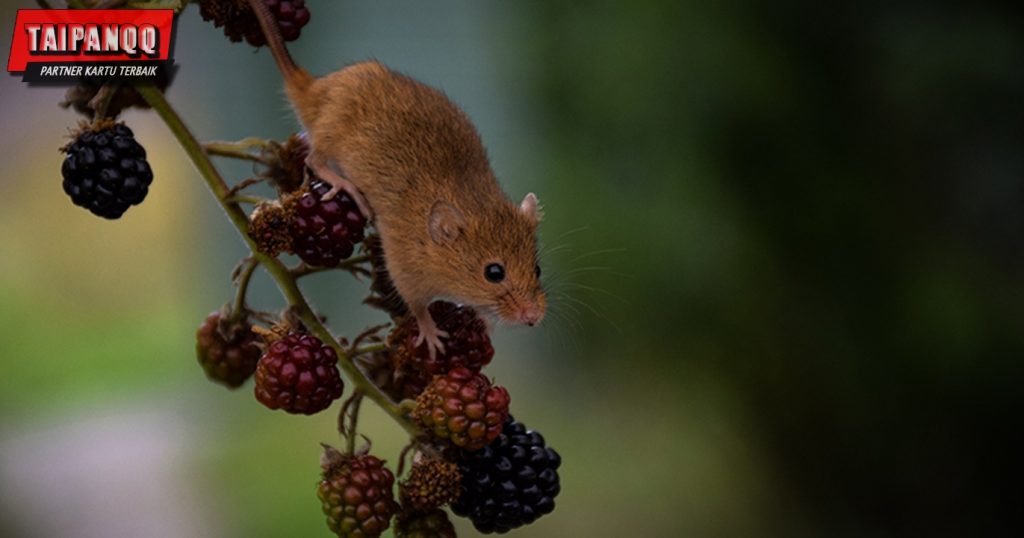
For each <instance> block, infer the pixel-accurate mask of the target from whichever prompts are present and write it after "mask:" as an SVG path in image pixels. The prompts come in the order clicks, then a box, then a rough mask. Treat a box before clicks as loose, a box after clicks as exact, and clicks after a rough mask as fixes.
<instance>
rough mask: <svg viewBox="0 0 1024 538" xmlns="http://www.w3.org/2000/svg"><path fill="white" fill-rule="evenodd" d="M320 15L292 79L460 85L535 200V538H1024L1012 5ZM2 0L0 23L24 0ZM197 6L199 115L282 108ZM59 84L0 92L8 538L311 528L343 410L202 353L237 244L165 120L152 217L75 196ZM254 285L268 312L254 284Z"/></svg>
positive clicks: (1021, 211)
mask: <svg viewBox="0 0 1024 538" xmlns="http://www.w3.org/2000/svg"><path fill="white" fill-rule="evenodd" d="M309 4H310V6H311V11H312V14H313V16H312V21H311V22H310V24H309V26H308V27H307V28H306V29H305V30H304V31H303V36H302V38H301V39H300V40H299V41H298V42H297V43H295V44H293V45H292V47H291V50H292V53H293V55H294V56H295V57H296V58H297V59H298V60H299V62H300V63H301V64H303V65H305V66H306V67H307V68H309V69H310V70H311V71H313V72H314V73H325V72H328V71H330V70H333V69H336V68H338V67H340V66H342V65H344V64H346V63H349V62H352V61H357V60H362V59H366V58H371V57H372V58H377V59H380V60H382V61H384V62H385V63H387V64H389V65H390V66H392V67H393V68H395V69H398V70H401V71H404V72H406V73H409V74H411V75H413V76H415V77H417V78H419V79H420V80H423V81H424V82H427V83H429V84H432V85H435V86H437V87H440V88H442V89H443V90H444V91H445V92H447V94H448V95H449V96H451V97H452V98H453V99H454V100H455V101H456V102H458V103H459V104H460V105H461V106H463V107H464V108H465V110H466V111H467V112H468V113H469V115H470V116H471V117H472V118H473V119H474V120H475V121H476V122H477V124H478V126H479V128H480V130H481V133H482V136H483V138H484V140H485V142H486V143H487V145H488V148H489V150H490V152H491V156H492V161H493V165H494V168H495V170H496V172H497V173H498V175H499V177H500V178H501V180H502V182H503V185H504V187H505V189H506V191H507V192H508V193H509V194H510V195H511V196H512V197H513V198H518V197H520V196H522V195H523V194H524V193H525V192H527V191H531V190H532V191H535V192H537V193H538V194H539V196H540V198H541V201H542V203H543V204H544V207H545V209H546V220H545V222H544V224H543V226H542V239H543V243H544V244H545V246H546V247H547V248H549V249H550V252H551V254H550V255H549V256H548V257H547V258H545V260H544V271H545V275H550V276H548V277H546V278H548V279H549V281H548V283H549V285H550V287H551V288H553V289H554V290H555V295H556V297H555V299H556V300H554V301H553V304H552V306H551V315H550V316H549V317H548V319H547V320H546V322H545V323H544V325H543V326H542V327H541V328H537V329H517V328H508V327H503V328H499V329H498V330H497V335H496V348H497V350H498V353H497V355H496V358H495V362H494V363H493V364H492V366H491V367H489V370H488V373H489V374H490V375H493V376H494V377H496V378H497V379H498V381H499V382H500V383H501V384H503V385H505V386H507V387H508V388H509V390H510V392H511V393H512V395H513V412H514V414H515V415H516V417H517V418H519V419H520V420H522V421H524V422H525V423H526V424H527V425H529V426H530V427H532V428H534V429H537V430H539V431H541V432H543V433H544V435H545V437H546V438H547V440H548V442H549V443H550V444H552V445H553V446H555V447H556V448H557V449H558V450H559V451H560V452H561V453H562V456H563V459H564V465H563V467H562V469H561V475H562V486H563V487H562V491H563V492H562V494H561V495H560V496H559V497H558V500H557V504H558V508H557V509H556V511H555V512H554V513H553V514H552V515H550V516H546V517H544V518H542V519H541V520H539V521H538V522H537V523H536V524H534V525H533V526H531V527H527V528H525V529H523V530H520V531H517V532H516V533H517V535H520V536H559V537H563V536H693V537H706V536H707V537H716V536H722V537H724V536H729V537H738V536H751V537H755V536H756V537H760V536H790V537H791V536H1012V535H1019V534H1016V533H1017V532H1019V530H1020V528H1019V527H1020V523H1019V515H1020V514H1019V510H1020V504H1019V501H1017V500H1016V497H1015V496H1014V492H1016V491H1017V490H1018V489H1019V483H1020V476H1019V474H1018V473H1017V472H1015V471H1012V469H1013V468H1014V466H1013V464H1014V463H1016V460H1017V459H1019V457H1020V455H1021V451H1020V446H1021V444H1020V441H1021V430H1022V428H1021V426H1022V425H1021V419H1020V417H1021V412H1022V405H1021V404H1022V400H1024V396H1022V394H1024V392H1022V390H1021V389H1020V379H1021V375H1022V373H1024V371H1022V370H1024V368H1022V359H1024V356H1022V351H1024V248H1022V247H1024V152H1022V148H1024V128H1022V127H1024V10H1021V8H1020V7H1019V6H1017V5H1015V4H1013V3H1004V5H1002V6H990V7H984V6H980V5H971V6H969V7H966V6H964V7H950V6H946V5H939V4H935V3H915V2H856V3H848V5H842V4H837V3H832V4H830V3H820V2H808V1H803V2H782V3H779V2H772V3H767V2H756V1H753V0H736V1H726V2H716V3H713V4H711V3H698V2H668V1H641V2H590V3H580V2H540V1H536V2H515V3H511V2H504V3H500V2H496V1H487V2H473V1H469V0H464V1H437V2H416V1H414V0H402V1H397V0H395V1H386V2H356V1H352V0H346V1H343V2H328V1H324V0H321V1H316V0H310V2H309ZM4 5H5V6H6V7H7V8H8V9H5V10H4V11H3V12H2V13H0V21H2V23H3V29H4V30H3V31H4V32H5V33H4V39H5V40H6V39H7V37H6V36H9V32H10V31H11V30H10V29H11V27H12V25H13V20H14V8H15V7H32V5H31V4H30V3H29V2H5V3H4ZM179 24H180V26H179V31H178V36H177V42H176V50H175V57H176V61H177V63H178V65H180V67H181V69H180V70H179V72H178V77H177V79H176V80H175V82H174V84H173V86H172V87H171V89H170V90H169V92H168V95H169V98H170V100H171V101H172V103H173V104H174V105H175V106H176V107H177V108H178V110H179V111H180V112H181V113H182V115H183V116H184V117H185V118H186V120H187V121H188V123H189V124H190V126H191V127H192V128H193V130H194V131H195V132H196V133H197V134H198V136H200V137H201V138H203V139H237V138H242V137H245V136H261V137H275V138H283V137H284V136H287V135H288V134H289V133H290V132H291V131H292V130H293V129H294V128H295V125H296V124H295V121H294V120H293V118H292V116H291V114H290V112H289V111H288V109H287V107H286V106H285V104H284V101H283V98H282V94H281V91H280V81H279V78H278V75H277V72H276V70H275V69H274V68H273V65H272V62H271V59H270V56H269V54H268V53H267V52H266V51H259V52H258V53H254V51H253V49H252V48H251V47H248V46H246V45H241V44H231V43H228V42H227V40H226V39H224V38H223V36H222V34H221V32H220V30H218V29H215V28H213V26H212V25H210V24H208V23H205V22H203V21H202V20H201V19H200V18H199V16H198V10H197V9H196V7H195V6H192V7H190V8H188V9H187V10H186V12H185V13H184V14H183V15H182V16H181V18H180V21H179ZM3 42H7V41H3ZM62 95H63V90H62V89H55V88H29V87H26V86H25V85H24V84H22V83H21V82H20V79H19V78H18V77H13V76H11V77H5V78H3V79H2V80H0V110H2V118H3V128H2V129H0V155H2V159H0V162H2V163H3V164H2V166H3V168H2V170H3V174H2V177H0V357H2V359H0V360H2V368H3V370H2V374H0V535H2V536H33V537H34V536H47V537H49V536H76V537H79V536H88V537H92V536H97V537H101V536H102V537H112V536H147V537H163V536H167V537H177V536H189V537H192V536H197V537H198V536H210V537H213V536H217V537H226V536H248V537H280V536H326V535H327V534H328V531H327V529H326V526H325V525H324V522H323V516H322V515H321V513H320V507H319V504H318V502H317V500H316V497H315V492H314V484H315V482H316V480H317V473H318V466H317V458H318V453H319V445H318V443H319V442H321V441H329V442H333V441H335V440H336V434H335V433H332V432H334V420H335V417H334V413H331V412H326V413H323V414H321V415H319V416H315V417H311V418H306V417H295V416H289V415H285V414H283V413H278V412H271V411H268V410H266V409H264V408H263V407H262V406H260V405H258V404H257V403H256V402H255V401H254V399H253V398H252V396H251V386H248V385H247V386H246V387H245V388H243V389H241V390H239V391H237V392H229V391H227V390H224V389H222V388H221V387H219V386H215V385H213V384H211V383H209V382H207V381H206V380H205V378H204V377H203V374H202V372H201V370H200V369H199V367H198V365H197V364H196V363H195V359H194V353H193V345H194V341H193V335H194V330H195V328H196V327H197V326H198V324H199V322H200V321H201V320H202V318H203V316H204V315H205V314H206V313H208V312H209V311H211V310H214V309H216V308H217V307H218V306H220V305H221V304H222V303H223V302H225V301H227V300H228V299H229V298H230V296H231V292H232V289H231V286H230V282H229V279H228V273H229V272H230V270H231V268H232V267H233V266H234V264H235V263H236V261H237V260H238V259H239V258H240V257H241V256H242V255H244V247H243V245H242V243H241V242H240V241H239V239H238V238H237V237H236V235H235V232H234V230H233V229H232V228H231V226H230V225H229V223H228V222H227V220H226V219H225V218H224V217H223V216H222V215H221V214H220V213H219V211H218V209H217V207H216V205H215V203H214V201H213V200H212V198H211V197H210V195H209V194H208V193H207V192H206V191H205V190H204V186H203V184H202V182H201V181H200V179H199V177H198V175H197V174H196V173H195V172H194V170H193V169H192V168H191V166H190V164H189V163H188V161H187V160H186V158H185V155H184V153H183V152H182V151H181V150H180V149H179V147H178V146H177V145H176V143H175V141H174V140H173V139H172V138H171V137H170V136H169V134H168V132H167V130H166V129H165V127H164V126H163V124H162V123H160V122H159V120H158V119H157V118H156V117H155V115H153V114H151V113H147V112H140V111H132V112H128V113H126V114H125V115H124V116H123V117H124V119H125V120H126V121H127V122H128V123H129V125H130V126H131V127H132V128H133V129H134V130H135V132H136V134H137V136H138V138H139V140H140V141H141V142H142V143H143V144H144V145H145V146H146V148H147V149H148V151H149V155H150V162H151V164H152V165H153V168H154V169H155V171H156V179H155V182H154V186H153V189H152V192H151V194H150V196H149V198H148V199H147V200H146V202H145V203H144V204H143V205H141V206H139V207H137V208H134V209H131V210H130V211H129V212H128V213H127V214H126V215H125V217H124V218H123V219H121V220H120V221H117V222H107V221H102V220H101V219H98V218H95V217H93V216H92V215H90V214H89V213H88V212H86V211H84V210H82V209H79V208H76V207H74V206H72V205H71V203H70V202H69V200H68V199H67V198H66V196H65V195H64V194H63V193H62V191H61V187H60V179H59V168H60V161H61V155H60V154H59V153H58V152H57V151H56V148H57V147H59V146H61V145H62V144H63V143H64V137H65V134H66V133H67V132H68V128H69V127H71V126H73V125H74V124H75V123H76V122H77V120H78V118H77V117H76V115H75V114H74V113H72V112H70V111H65V110H62V109H60V108H58V107H57V102H58V101H60V100H61V98H62ZM223 165H224V166H223V168H222V170H223V171H224V172H225V173H226V174H227V175H228V176H229V177H231V178H234V179H239V178H242V177H245V176H246V175H247V174H248V173H249V171H250V170H249V167H248V166H246V165H240V164H236V163H228V162H224V163H223ZM305 288H306V291H307V294H308V295H309V296H310V297H311V298H312V299H313V301H314V303H315V304H316V306H318V307H320V308H321V309H322V310H323V311H324V312H325V313H327V314H328V315H329V321H330V325H331V326H332V328H334V329H335V330H336V331H337V332H339V333H344V334H349V335H352V334H354V333H356V332H358V331H359V330H360V329H361V328H363V327H365V326H368V325H370V324H372V323H377V322H379V321H380V320H381V316H380V315H379V314H377V313H376V312H374V311H371V310H368V309H366V308H364V307H361V306H360V305H359V300H360V298H361V297H362V296H363V295H364V293H365V285H364V284H363V283H359V282H355V281H353V280H352V279H350V278H347V277H346V276H345V275H331V274H325V275H317V276H315V277H313V278H311V279H310V281H309V282H306V284H305ZM251 302H252V303H254V304H255V305H256V306H260V307H264V308H268V309H270V308H277V307H278V306H279V305H281V304H282V303H281V302H280V300H279V298H278V295H277V293H276V290H275V289H274V288H273V286H272V284H271V283H270V282H269V279H268V278H267V277H266V275H259V276H257V280H256V282H255V289H254V295H253V300H252V301H251ZM364 409H365V415H364V418H363V421H362V422H361V424H362V425H363V427H364V428H365V432H366V433H367V434H368V435H369V436H370V437H372V438H373V440H374V451H375V453H377V454H379V455H381V456H382V457H384V458H386V459H389V460H391V461H396V459H397V454H398V451H399V450H400V448H401V446H402V444H403V439H402V437H401V432H400V431H399V429H398V428H397V427H396V426H394V425H393V424H392V423H390V422H389V421H388V420H387V419H386V418H385V417H384V416H383V415H382V414H381V413H379V412H377V411H376V410H375V409H374V408H373V406H372V405H367V406H364ZM458 525H459V530H460V533H462V534H464V535H469V536H471V535H473V531H472V530H471V527H470V526H468V525H466V524H464V523H463V522H461V521H459V522H458Z"/></svg>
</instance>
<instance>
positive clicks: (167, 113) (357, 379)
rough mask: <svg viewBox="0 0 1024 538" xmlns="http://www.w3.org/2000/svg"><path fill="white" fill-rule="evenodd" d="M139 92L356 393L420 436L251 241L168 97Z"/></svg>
mask: <svg viewBox="0 0 1024 538" xmlns="http://www.w3.org/2000/svg"><path fill="white" fill-rule="evenodd" d="M135 88H136V89H137V90H138V92H139V94H140V95H142V98H143V99H145V100H146V102H147V103H149V105H150V106H151V107H153V110H154V111H155V112H156V113H157V114H158V115H159V116H160V118H161V119H162V120H163V121H164V123H166V124H167V127H168V128H169V129H170V130H171V133H172V134H174V137H175V138H177V139H178V143H180V144H181V147H182V149H184V150H185V153H186V154H188V157H189V159H191V160H192V164H193V165H195V167H196V169H197V170H198V171H199V175H201V176H202V177H203V180H205V181H206V185H207V187H209V189H210V191H211V192H213V194H214V196H215V197H216V198H217V202H218V203H219V204H220V205H221V208H222V209H223V210H224V213H225V214H226V215H227V216H228V219H229V220H231V223H232V224H234V225H235V228H237V229H238V232H239V234H240V235H241V236H242V239H243V240H244V241H245V243H246V245H248V246H249V250H250V251H251V252H252V257H253V258H254V259H255V260H256V261H257V262H259V264H260V265H262V266H263V268H264V269H265V270H266V271H267V273H269V274H270V276H271V277H273V279H274V282H275V283H277V287H278V288H279V289H280V290H281V294H282V295H284V297H285V299H287V301H288V304H290V305H291V307H292V310H293V311H294V312H295V313H296V314H298V316H299V318H300V319H301V320H302V323H303V324H305V326H306V328H307V329H309V331H310V332H311V333H312V334H313V335H314V336H316V337H317V338H319V339H320V340H321V341H323V342H324V343H325V344H327V345H329V346H331V348H332V349H334V352H335V353H336V354H337V355H338V366H339V367H340V368H341V370H342V371H343V372H345V376H346V377H348V378H349V380H351V382H352V383H353V384H354V385H355V389H356V390H359V391H362V392H363V394H365V395H366V396H368V397H369V398H370V399H371V400H373V401H374V403H376V404H377V405H379V406H380V408H381V409H383V410H384V412H385V413H387V414H388V415H390V416H391V418H392V419H394V421H395V422H397V423H398V424H399V425H400V426H402V428H404V429H405V430H406V431H407V432H408V433H409V435H411V436H414V437H415V436H418V435H419V429H418V428H417V427H416V425H415V424H414V423H413V422H412V421H411V420H409V418H408V417H407V416H406V415H405V413H404V412H403V409H402V408H401V407H400V406H399V405H398V404H396V403H395V402H393V401H391V399H390V398H389V397H388V396H387V395H386V394H384V393H383V392H381V390H380V389H379V388H377V386H376V385H374V384H373V382H371V381H370V380H369V379H368V378H367V377H366V375H365V374H363V372H362V370H360V369H359V367H358V366H356V364H355V363H354V362H352V358H351V357H349V356H348V354H347V353H346V351H345V348H343V347H342V346H341V344H339V343H338V340H337V338H335V337H334V335H332V334H331V332H330V330H328V329H327V327H324V325H323V324H322V323H320V320H319V318H318V317H317V315H316V314H315V313H314V312H313V309H312V308H310V306H309V303H308V302H306V298H305V296H303V294H302V290H300V289H299V286H298V284H297V283H296V282H295V277H293V276H292V273H291V272H290V271H289V270H288V268H287V267H285V265H284V264H283V263H281V261H280V260H278V259H277V258H272V257H270V256H267V255H266V254H263V253H261V252H260V251H259V250H258V249H257V248H256V244H255V243H254V242H253V240H252V239H251V238H250V237H249V234H248V230H249V219H248V218H247V217H246V215H245V213H244V212H243V211H242V209H241V208H240V207H239V206H238V203H237V202H232V201H228V200H227V197H228V196H229V194H230V191H231V190H230V189H229V188H228V186H227V184H226V183H225V182H224V178H223V177H221V175H220V172H218V171H217V168H216V167H214V166H213V163H212V162H211V161H210V157H209V155H207V154H206V152H205V151H203V147H202V146H201V145H200V144H199V141H198V140H196V137H195V136H193V135H192V133H191V132H190V131H189V130H188V127H187V126H186V125H185V123H184V122H183V121H182V120H181V117H179V116H178V114H177V112H175V110H174V109H173V108H172V107H171V105H170V103H168V102H167V99H165V98H164V94H163V93H161V92H160V90H158V89H156V88H155V87H153V86H152V85H146V84H137V85H136V86H135Z"/></svg>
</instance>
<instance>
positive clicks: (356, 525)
mask: <svg viewBox="0 0 1024 538" xmlns="http://www.w3.org/2000/svg"><path fill="white" fill-rule="evenodd" d="M321 465H322V467H323V479H322V480H320V484H319V486H318V487H317V496H318V497H320V502H321V503H322V507H323V511H324V515H326V516H327V527H328V528H330V529H331V531H333V532H334V533H335V534H337V535H338V536H340V537H342V538H347V537H353V538H354V537H357V536H358V537H374V536H380V535H381V533H383V532H384V531H385V530H386V529H387V528H388V526H389V525H390V524H391V516H393V515H394V514H395V512H396V511H398V503H396V502H395V497H394V493H393V492H392V486H393V485H394V483H395V475H393V474H392V473H391V471H390V470H388V469H387V468H386V467H384V462H382V461H381V460H379V459H378V458H376V457H374V456H370V455H350V454H342V453H341V452H338V451H337V450H335V449H333V448H331V447H327V446H325V447H324V455H323V458H322V460H321Z"/></svg>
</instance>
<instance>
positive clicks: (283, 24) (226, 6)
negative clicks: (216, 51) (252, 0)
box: [199, 0, 309, 47]
mask: <svg viewBox="0 0 1024 538" xmlns="http://www.w3.org/2000/svg"><path fill="white" fill-rule="evenodd" d="M263 1H264V2H265V3H266V5H267V10H268V11H269V12H270V15H271V17H273V18H274V20H275V21H277V27H278V28H279V29H280V31H281V37H282V38H283V39H284V40H285V41H295V40H296V39H298V38H299V35H300V34H301V33H302V27H303V26H305V25H306V23H308V22H309V9H308V8H306V2H305V0H263ZM199 15H200V16H201V17H202V18H203V20H205V21H210V22H212V23H213V25H214V26H216V27H217V28H220V27H224V35H226V36H227V37H228V39H230V40H231V41H233V42H238V41H241V40H242V39H245V41H246V42H248V43H249V44H250V45H252V46H254V47H262V46H263V45H266V44H267V39H266V37H264V35H263V31H262V30H261V29H260V23H259V21H258V20H257V19H256V14H255V13H253V11H252V7H250V6H249V3H248V2H247V1H246V0H199Z"/></svg>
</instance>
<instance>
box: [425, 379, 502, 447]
mask: <svg viewBox="0 0 1024 538" xmlns="http://www.w3.org/2000/svg"><path fill="white" fill-rule="evenodd" d="M508 403H509V396H508V391H507V390H505V388H504V387H499V386H491V382H490V381H489V380H488V379H487V378H486V377H484V376H483V375H481V374H479V373H476V372H473V371H471V370H469V369H468V368H455V369H453V370H452V371H450V372H448V374H446V375H443V376H440V375H439V376H436V377H434V380H433V381H432V382H431V383H430V385H429V386H428V387H427V388H426V390H424V391H423V393H422V394H420V395H419V397H417V398H416V409H415V410H414V411H413V414H414V416H415V417H416V419H417V420H418V421H419V423H420V424H421V425H422V426H423V429H424V430H425V431H427V432H428V433H430V434H432V435H433V436H434V437H437V438H439V439H448V440H450V441H451V442H452V443H454V444H455V446H457V447H459V448H462V449H464V450H479V449H481V448H483V447H485V446H487V445H488V444H490V442H491V441H493V440H494V438H495V437H497V436H498V434H499V433H501V425H502V423H503V422H504V421H505V417H507V416H508Z"/></svg>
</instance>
